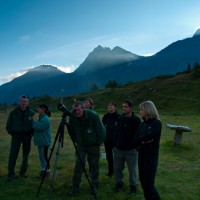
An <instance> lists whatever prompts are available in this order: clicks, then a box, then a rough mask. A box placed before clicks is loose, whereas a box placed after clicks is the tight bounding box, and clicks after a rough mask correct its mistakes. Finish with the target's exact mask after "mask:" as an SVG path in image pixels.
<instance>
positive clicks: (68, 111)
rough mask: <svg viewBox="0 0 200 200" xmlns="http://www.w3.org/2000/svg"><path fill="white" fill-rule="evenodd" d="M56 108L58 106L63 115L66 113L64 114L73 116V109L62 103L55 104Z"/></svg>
mask: <svg viewBox="0 0 200 200" xmlns="http://www.w3.org/2000/svg"><path fill="white" fill-rule="evenodd" d="M57 108H58V110H60V111H62V112H63V114H64V115H66V116H69V117H71V116H74V114H75V113H74V110H69V109H67V108H66V107H65V106H64V105H63V104H61V103H60V104H58V106H57Z"/></svg>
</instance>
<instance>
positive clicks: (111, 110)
mask: <svg viewBox="0 0 200 200" xmlns="http://www.w3.org/2000/svg"><path fill="white" fill-rule="evenodd" d="M108 111H109V112H110V113H114V112H115V111H116V107H115V106H114V105H113V104H111V103H109V104H108Z"/></svg>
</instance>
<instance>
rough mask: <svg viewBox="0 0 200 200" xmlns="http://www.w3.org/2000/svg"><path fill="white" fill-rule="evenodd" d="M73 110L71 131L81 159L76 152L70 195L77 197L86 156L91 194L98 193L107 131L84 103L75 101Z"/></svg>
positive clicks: (70, 121) (96, 115)
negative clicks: (100, 165)
mask: <svg viewBox="0 0 200 200" xmlns="http://www.w3.org/2000/svg"><path fill="white" fill-rule="evenodd" d="M73 110H74V113H75V115H74V116H73V117H70V120H69V127H70V129H69V130H70V135H71V138H72V139H73V140H75V141H74V142H75V143H76V145H77V149H78V153H79V155H80V158H79V157H78V155H77V152H76V164H75V168H74V176H73V188H72V190H71V191H70V193H69V195H70V196H75V195H77V194H78V192H79V185H80V183H81V175H82V172H83V166H82V164H83V165H84V166H85V160H86V156H87V159H88V164H89V168H90V177H91V184H92V187H93V188H92V191H91V194H94V193H96V191H97V188H98V184H99V160H100V145H101V144H103V143H104V141H105V138H106V131H105V127H104V126H103V124H102V122H101V120H100V118H99V116H98V114H97V113H96V112H95V111H93V110H89V109H84V105H83V103H82V102H80V101H75V102H74V104H73ZM81 160H82V163H81Z"/></svg>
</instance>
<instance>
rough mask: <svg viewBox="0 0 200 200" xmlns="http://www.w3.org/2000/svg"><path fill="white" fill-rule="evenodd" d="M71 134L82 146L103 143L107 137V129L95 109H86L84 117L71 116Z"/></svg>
mask: <svg viewBox="0 0 200 200" xmlns="http://www.w3.org/2000/svg"><path fill="white" fill-rule="evenodd" d="M69 130H70V133H69V134H70V136H71V137H72V138H76V141H75V142H77V144H79V145H81V146H91V145H101V144H102V143H103V142H104V141H105V138H106V130H105V127H104V125H103V124H102V122H101V120H100V118H99V116H98V114H97V113H96V112H95V111H92V110H89V109H85V110H84V112H83V117H82V119H79V118H76V117H74V116H73V117H70V119H69Z"/></svg>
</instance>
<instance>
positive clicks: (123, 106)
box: [122, 103, 132, 115]
mask: <svg viewBox="0 0 200 200" xmlns="http://www.w3.org/2000/svg"><path fill="white" fill-rule="evenodd" d="M122 109H123V112H124V114H125V115H126V114H130V113H132V108H131V107H129V105H128V104H127V103H123V105H122Z"/></svg>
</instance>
